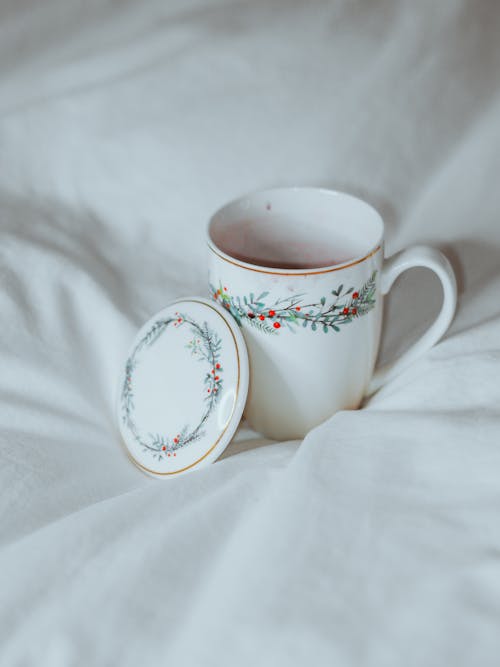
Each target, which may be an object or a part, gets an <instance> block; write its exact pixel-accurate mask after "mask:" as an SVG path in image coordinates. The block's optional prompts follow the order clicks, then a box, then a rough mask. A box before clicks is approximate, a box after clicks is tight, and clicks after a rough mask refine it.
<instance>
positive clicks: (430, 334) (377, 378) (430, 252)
mask: <svg viewBox="0 0 500 667" xmlns="http://www.w3.org/2000/svg"><path fill="white" fill-rule="evenodd" d="M416 266H424V267H426V268H428V269H431V270H432V271H434V273H436V275H437V276H438V278H439V279H440V281H441V285H442V287H443V305H442V307H441V312H440V313H439V315H438V316H437V318H436V319H435V321H434V322H433V324H431V326H430V327H429V328H428V329H427V331H426V332H425V333H424V334H422V336H421V337H420V338H419V339H418V340H417V342H416V343H414V344H413V345H412V346H411V347H410V348H409V349H408V350H407V351H406V352H403V354H402V355H401V356H400V357H399V358H398V359H395V360H394V361H391V362H389V363H388V364H386V365H384V366H381V367H380V368H377V369H376V370H375V372H374V374H373V377H372V380H371V382H370V384H369V386H368V391H367V396H370V395H371V394H373V393H374V392H376V391H377V390H378V389H380V387H382V385H384V384H385V383H386V382H388V381H389V380H392V378H394V377H396V375H399V373H401V371H402V370H404V369H405V368H406V367H407V366H409V365H410V364H411V363H413V362H414V361H415V360H416V359H418V357H421V356H422V355H423V354H424V353H425V352H427V350H429V349H430V348H431V347H432V346H433V345H435V344H436V343H437V342H438V340H439V339H440V338H441V336H442V335H443V334H444V333H445V331H446V330H447V329H448V327H449V326H450V324H451V321H452V319H453V315H454V314H455V309H456V305H457V282H456V279H455V274H454V273H453V269H452V267H451V264H450V262H449V261H448V260H447V258H446V257H445V256H444V255H443V253H441V252H439V250H436V249H435V248H431V247H429V246H424V245H418V246H413V247H411V248H407V249H406V250H402V251H401V252H398V253H396V254H395V255H392V257H389V259H387V260H385V262H384V266H383V268H382V277H381V283H380V290H381V292H382V294H387V293H388V292H389V290H390V289H391V287H392V285H393V284H394V281H395V280H396V278H397V277H398V276H399V275H400V274H401V273H403V271H406V270H407V269H411V268H413V267H416Z"/></svg>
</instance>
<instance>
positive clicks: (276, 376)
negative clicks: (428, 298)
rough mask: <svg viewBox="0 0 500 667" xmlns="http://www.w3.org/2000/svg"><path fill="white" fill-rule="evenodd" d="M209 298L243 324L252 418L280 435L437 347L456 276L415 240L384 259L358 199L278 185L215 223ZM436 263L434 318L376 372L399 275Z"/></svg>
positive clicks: (377, 232) (312, 421) (357, 397)
mask: <svg viewBox="0 0 500 667" xmlns="http://www.w3.org/2000/svg"><path fill="white" fill-rule="evenodd" d="M208 247H209V283H210V292H211V297H212V298H213V299H215V300H216V301H217V302H218V303H220V304H221V305H222V306H223V307H224V308H226V309H227V310H228V312H230V313H231V315H232V316H233V317H234V318H235V319H236V321H237V322H238V324H239V325H240V326H241V329H242V333H243V336H244V338H245V341H246V344H247V348H248V355H249V361H250V388H249V395H248V399H247V404H246V408H245V416H246V418H247V419H248V421H249V423H250V424H251V426H252V427H253V428H254V429H255V430H257V431H259V432H260V433H263V434H264V435H265V436H267V437H269V438H273V439H277V440H285V439H294V438H302V437H304V436H305V435H306V433H307V432H308V431H309V430H310V429H311V428H313V427H314V426H317V425H318V424H320V423H321V422H323V421H324V420H325V419H327V418H328V417H330V416H331V415H333V414H334V413H335V412H337V411H338V410H345V409H356V408H358V407H359V405H360V404H361V402H362V400H363V398H364V397H365V396H366V395H369V394H371V393H373V392H374V391H376V390H377V389H378V388H379V387H381V386H382V385H383V384H384V383H385V382H387V381H388V380H390V379H391V378H393V377H394V376H395V375H397V374H398V373H400V372H401V371H402V370H403V369H404V368H405V367H406V366H408V364H410V363H411V362H413V361H414V360H415V359H417V358H418V357H420V356H421V355H422V354H423V353H424V352H426V351H427V350H428V349H429V348H430V347H432V346H433V345H434V344H435V343H436V342H437V341H438V340H439V339H440V338H441V336H442V335H443V334H444V333H445V331H446V330H447V328H448V327H449V325H450V323H451V321H452V319H453V315H454V312H455V307H456V282H455V276H454V274H453V270H452V268H451V265H450V263H449V262H448V260H447V259H446V257H445V256H444V255H443V254H442V253H440V252H439V251H438V250H436V249H435V248H431V247H427V246H414V247H411V248H407V249H406V250H403V251H401V252H399V253H397V254H396V255H393V256H392V257H390V258H389V259H386V260H384V223H383V220H382V218H381V216H380V215H379V214H378V213H377V211H376V210H375V209H374V208H372V207H371V206H370V205H369V204H367V203H366V202H364V201H362V200H360V199H358V198H356V197H353V196H352V195H348V194H344V193H341V192H336V191H333V190H326V189H322V188H308V187H304V188H296V187H294V188H275V189H270V190H263V191H260V192H256V193H254V194H250V195H247V196H245V197H242V198H240V199H237V200H235V201H233V202H231V203H229V204H227V205H226V206H224V207H223V208H221V209H220V210H219V211H217V212H216V213H215V214H214V216H213V217H212V218H211V220H210V222H209V225H208ZM415 266H423V267H427V268H429V269H431V270H432V271H434V272H435V273H436V274H437V276H438V277H439V279H440V281H441V284H442V288H443V305H442V308H441V312H440V314H439V315H438V317H437V319H436V320H435V322H434V323H433V324H432V325H431V326H430V328H429V329H428V330H427V331H426V332H425V333H424V334H423V336H422V337H421V338H420V339H419V340H418V341H417V342H416V343H414V344H413V345H412V346H411V347H410V348H409V349H408V350H407V351H406V352H405V353H404V354H403V355H402V356H401V357H399V358H398V359H397V360H395V361H393V362H391V363H390V364H388V365H386V366H383V367H381V368H377V369H376V370H374V369H375V363H376V359H377V354H378V350H379V345H380V334H381V326H382V308H383V296H384V295H385V294H387V292H388V291H389V289H390V288H391V286H392V284H393V283H394V281H395V279H396V278H397V277H398V276H399V274H400V273H402V272H403V271H405V270H406V269H409V268H411V267H415Z"/></svg>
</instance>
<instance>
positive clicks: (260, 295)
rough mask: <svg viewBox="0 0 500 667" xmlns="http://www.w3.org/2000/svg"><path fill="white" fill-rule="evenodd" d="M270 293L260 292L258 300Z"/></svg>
mask: <svg viewBox="0 0 500 667" xmlns="http://www.w3.org/2000/svg"><path fill="white" fill-rule="evenodd" d="M268 294H269V292H262V294H259V296H258V297H257V301H260V300H261V299H265V298H266V296H267V295H268Z"/></svg>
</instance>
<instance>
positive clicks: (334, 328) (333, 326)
mask: <svg viewBox="0 0 500 667" xmlns="http://www.w3.org/2000/svg"><path fill="white" fill-rule="evenodd" d="M332 329H333V330H334V331H340V329H339V328H338V327H337V326H335V324H332Z"/></svg>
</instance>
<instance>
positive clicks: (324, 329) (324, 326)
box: [323, 324, 328, 333]
mask: <svg viewBox="0 0 500 667" xmlns="http://www.w3.org/2000/svg"><path fill="white" fill-rule="evenodd" d="M323 331H324V332H325V333H328V327H327V326H326V324H323Z"/></svg>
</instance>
